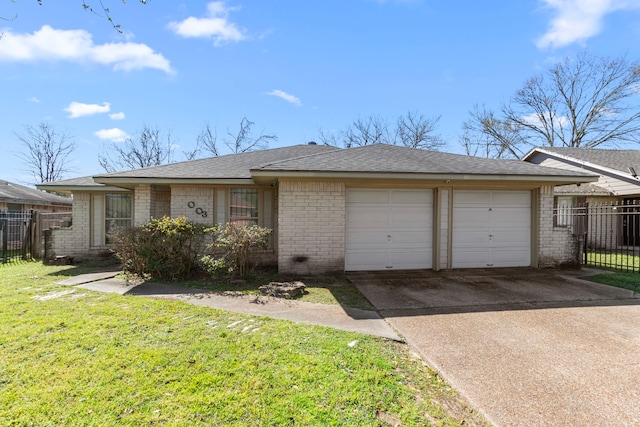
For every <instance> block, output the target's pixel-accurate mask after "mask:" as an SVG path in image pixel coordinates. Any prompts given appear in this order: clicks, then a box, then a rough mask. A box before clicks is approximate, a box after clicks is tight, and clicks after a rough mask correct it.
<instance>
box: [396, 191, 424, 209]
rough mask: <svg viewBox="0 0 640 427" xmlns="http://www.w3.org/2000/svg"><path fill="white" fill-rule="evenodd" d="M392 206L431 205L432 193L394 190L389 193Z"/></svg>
mask: <svg viewBox="0 0 640 427" xmlns="http://www.w3.org/2000/svg"><path fill="white" fill-rule="evenodd" d="M389 198H390V200H391V203H392V204H393V205H403V206H404V205H420V206H424V205H430V204H432V203H433V192H431V191H415V190H395V191H392V192H391V195H390V197H389Z"/></svg>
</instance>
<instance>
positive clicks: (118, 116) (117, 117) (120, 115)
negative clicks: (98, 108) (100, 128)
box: [109, 112, 126, 120]
mask: <svg viewBox="0 0 640 427" xmlns="http://www.w3.org/2000/svg"><path fill="white" fill-rule="evenodd" d="M125 117H126V116H125V115H124V113H123V112H120V113H112V114H109V118H110V119H111V120H124V118H125Z"/></svg>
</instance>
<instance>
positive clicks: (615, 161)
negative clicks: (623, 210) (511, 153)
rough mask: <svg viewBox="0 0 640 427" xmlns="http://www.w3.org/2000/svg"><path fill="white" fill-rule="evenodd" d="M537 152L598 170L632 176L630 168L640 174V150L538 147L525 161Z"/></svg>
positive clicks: (525, 157)
mask: <svg viewBox="0 0 640 427" xmlns="http://www.w3.org/2000/svg"><path fill="white" fill-rule="evenodd" d="M536 152H538V153H547V154H549V155H552V156H554V157H560V158H564V159H567V160H573V161H575V162H578V163H581V164H589V165H590V166H594V167H596V168H600V169H603V168H607V169H613V170H616V171H619V172H623V173H624V174H627V175H630V173H629V167H632V168H634V169H635V170H636V171H637V172H638V173H640V150H612V149H602V148H571V147H537V148H534V149H533V150H531V151H530V152H529V153H527V155H526V156H524V158H523V160H526V159H527V158H529V157H531V156H533V155H534V154H535V153H536Z"/></svg>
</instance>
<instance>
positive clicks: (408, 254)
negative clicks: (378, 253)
mask: <svg viewBox="0 0 640 427" xmlns="http://www.w3.org/2000/svg"><path fill="white" fill-rule="evenodd" d="M426 264H431V250H425V251H422V252H418V251H405V252H392V253H391V265H392V266H393V268H394V269H398V270H414V269H423V268H425V265H426Z"/></svg>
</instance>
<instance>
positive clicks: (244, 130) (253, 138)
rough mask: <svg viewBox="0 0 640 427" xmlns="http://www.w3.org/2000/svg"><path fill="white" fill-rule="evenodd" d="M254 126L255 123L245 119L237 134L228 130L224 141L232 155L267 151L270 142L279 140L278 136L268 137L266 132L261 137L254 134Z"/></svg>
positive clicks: (241, 122)
mask: <svg viewBox="0 0 640 427" xmlns="http://www.w3.org/2000/svg"><path fill="white" fill-rule="evenodd" d="M254 124H255V123H254V122H252V121H250V120H249V119H247V118H246V117H243V118H242V120H241V121H240V129H239V130H238V132H237V133H232V132H231V131H229V130H227V138H225V139H224V144H225V145H226V146H227V148H229V150H231V152H232V153H235V154H237V153H245V152H247V151H255V150H261V149H265V148H267V147H268V146H269V143H270V142H272V141H277V140H278V137H277V136H276V135H267V134H265V133H264V131H262V132H260V134H259V135H254V134H252V133H251V127H252V126H253V125H254ZM214 141H215V140H214Z"/></svg>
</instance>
